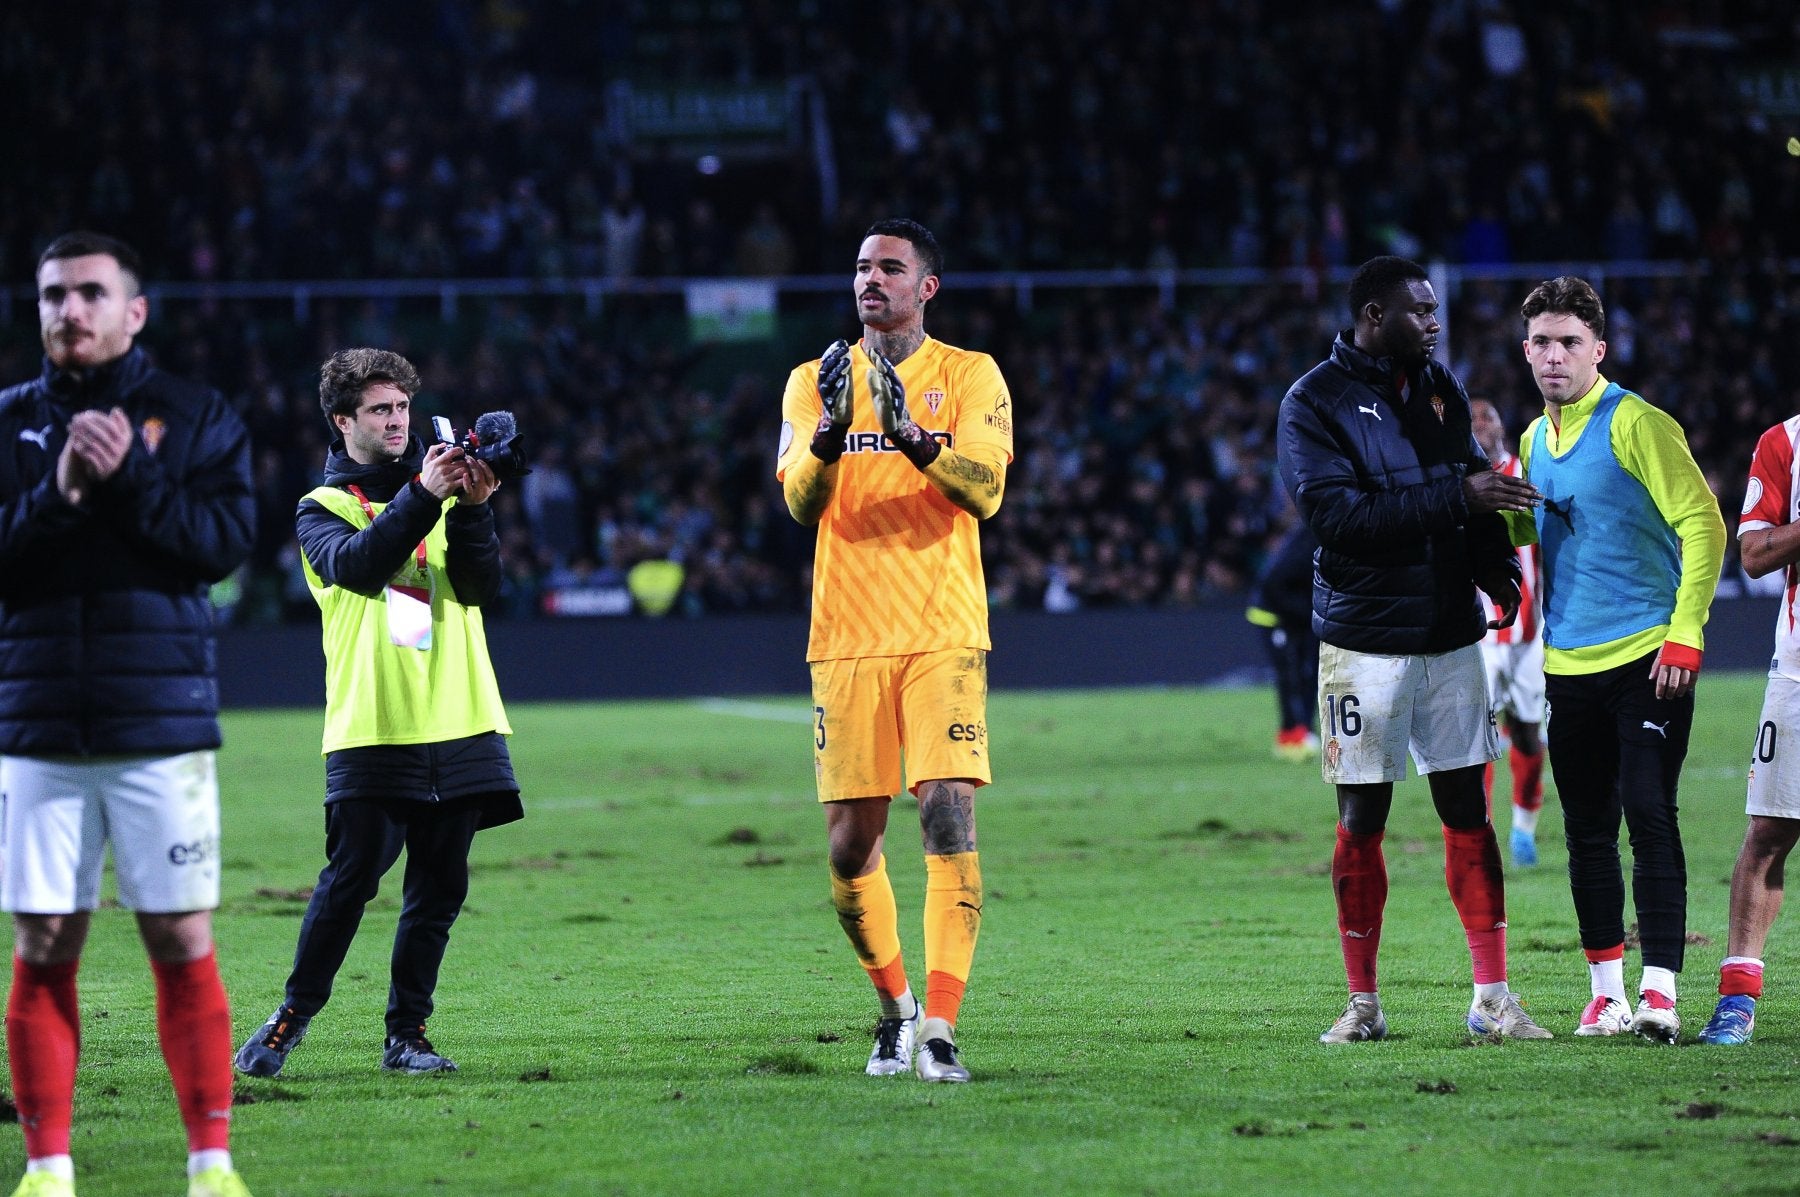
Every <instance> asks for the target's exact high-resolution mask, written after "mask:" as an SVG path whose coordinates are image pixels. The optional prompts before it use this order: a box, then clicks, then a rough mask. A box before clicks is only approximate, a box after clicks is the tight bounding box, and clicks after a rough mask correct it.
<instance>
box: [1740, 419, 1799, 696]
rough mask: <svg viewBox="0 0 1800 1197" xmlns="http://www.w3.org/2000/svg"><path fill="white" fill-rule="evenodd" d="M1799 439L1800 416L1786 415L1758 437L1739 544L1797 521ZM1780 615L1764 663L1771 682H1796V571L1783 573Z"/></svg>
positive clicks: (1789, 569)
mask: <svg viewBox="0 0 1800 1197" xmlns="http://www.w3.org/2000/svg"><path fill="white" fill-rule="evenodd" d="M1796 438H1800V416H1789V417H1788V418H1787V419H1785V420H1783V421H1782V422H1781V423H1779V424H1777V425H1775V427H1773V428H1771V429H1769V430H1768V431H1767V432H1765V433H1763V434H1762V437H1761V438H1760V439H1759V440H1758V441H1757V442H1756V453H1755V454H1754V455H1753V456H1752V457H1751V458H1750V480H1749V482H1748V483H1747V484H1746V485H1745V487H1744V513H1743V518H1742V519H1740V520H1739V521H1738V539H1739V540H1742V539H1743V538H1744V537H1746V536H1748V535H1750V533H1752V532H1757V531H1761V530H1762V529H1764V528H1779V527H1782V526H1784V525H1786V524H1792V523H1795V522H1800V511H1797V510H1796V507H1795V504H1796V502H1797V501H1800V485H1797V484H1796V482H1795V478H1794V468H1795V462H1796V460H1797V459H1800V454H1796V453H1795V452H1794V442H1795V439H1796ZM1782 582H1783V585H1782V588H1781V610H1780V611H1778V612H1777V613H1776V616H1775V659H1774V660H1773V661H1771V662H1770V664H1769V674H1770V676H1772V677H1785V678H1794V679H1796V680H1800V628H1797V627H1796V623H1797V616H1800V611H1796V606H1795V591H1796V589H1800V567H1796V566H1793V565H1790V566H1788V567H1787V568H1786V569H1785V570H1784V571H1783V576H1782Z"/></svg>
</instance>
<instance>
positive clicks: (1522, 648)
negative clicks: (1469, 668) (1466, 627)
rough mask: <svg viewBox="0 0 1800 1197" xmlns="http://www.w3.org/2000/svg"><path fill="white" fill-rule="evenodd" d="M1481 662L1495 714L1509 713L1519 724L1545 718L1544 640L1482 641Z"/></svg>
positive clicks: (1540, 638)
mask: <svg viewBox="0 0 1800 1197" xmlns="http://www.w3.org/2000/svg"><path fill="white" fill-rule="evenodd" d="M1481 663H1482V665H1483V666H1485V667H1486V669H1487V686H1488V695H1489V697H1491V698H1492V699H1493V700H1494V711H1495V712H1496V713H1502V712H1508V711H1510V712H1511V713H1512V717H1513V718H1514V719H1517V720H1518V721H1519V722H1520V723H1542V722H1543V721H1544V639H1543V637H1542V636H1533V637H1532V638H1531V639H1530V640H1527V641H1525V642H1524V643H1523V644H1521V643H1519V642H1518V641H1512V642H1509V643H1507V644H1490V643H1488V642H1487V641H1486V640H1483V641H1482V642H1481Z"/></svg>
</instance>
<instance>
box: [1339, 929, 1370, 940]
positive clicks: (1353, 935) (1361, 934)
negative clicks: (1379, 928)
mask: <svg viewBox="0 0 1800 1197" xmlns="http://www.w3.org/2000/svg"><path fill="white" fill-rule="evenodd" d="M1373 934H1375V930H1374V928H1372V927H1371V928H1370V929H1369V930H1367V931H1345V932H1344V938H1345V939H1367V938H1369V936H1371V935H1373Z"/></svg>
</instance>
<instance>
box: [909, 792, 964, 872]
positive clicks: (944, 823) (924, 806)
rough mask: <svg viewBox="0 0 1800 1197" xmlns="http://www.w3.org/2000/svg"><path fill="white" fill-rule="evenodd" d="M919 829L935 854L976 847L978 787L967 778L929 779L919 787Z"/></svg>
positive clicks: (926, 845) (944, 854) (926, 847)
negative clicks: (961, 779)
mask: <svg viewBox="0 0 1800 1197" xmlns="http://www.w3.org/2000/svg"><path fill="white" fill-rule="evenodd" d="M919 829H920V833H921V834H922V836H923V838H924V840H925V851H927V852H929V853H931V854H932V855H933V856H950V855H953V854H955V853H958V852H973V851H975V787H974V786H973V785H971V784H969V783H968V782H966V781H929V782H926V783H925V784H924V785H923V786H921V787H920V788H919Z"/></svg>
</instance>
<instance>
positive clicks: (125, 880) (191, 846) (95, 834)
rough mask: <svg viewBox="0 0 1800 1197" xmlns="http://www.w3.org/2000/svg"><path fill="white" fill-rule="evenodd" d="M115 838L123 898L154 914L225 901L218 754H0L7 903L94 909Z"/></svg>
mask: <svg viewBox="0 0 1800 1197" xmlns="http://www.w3.org/2000/svg"><path fill="white" fill-rule="evenodd" d="M108 843H111V844H112V851H113V873H114V874H115V875H116V876H117V878H118V882H119V903H120V905H122V906H124V907H126V908H127V909H130V910H137V911H143V912H144V913H147V914H184V913H188V912H191V911H196V910H212V909H213V908H215V907H216V906H218V904H219V781H218V775H217V774H216V773H215V772H214V769H213V754H212V752H211V751H204V750H203V751H199V752H188V753H183V754H182V755H180V756H166V757H129V758H126V757H109V758H105V759H101V760H94V759H91V758H85V757H52V758H43V757H23V756H0V910H7V911H13V912H16V913H20V914H73V913H74V912H76V911H78V910H93V909H94V908H95V907H97V906H98V905H99V904H100V868H101V864H102V862H103V861H104V860H105V857H106V845H107V844H108Z"/></svg>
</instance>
